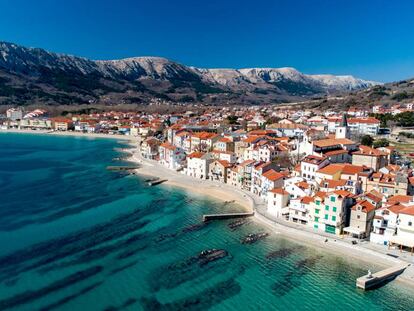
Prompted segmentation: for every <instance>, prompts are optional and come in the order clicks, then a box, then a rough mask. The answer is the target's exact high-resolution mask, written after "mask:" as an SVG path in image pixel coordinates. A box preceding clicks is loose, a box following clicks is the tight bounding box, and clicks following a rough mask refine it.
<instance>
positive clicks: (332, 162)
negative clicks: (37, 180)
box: [0, 103, 414, 252]
mask: <svg viewBox="0 0 414 311" xmlns="http://www.w3.org/2000/svg"><path fill="white" fill-rule="evenodd" d="M404 112H412V113H414V104H412V103H411V104H402V105H394V106H391V107H383V106H379V105H377V106H374V107H373V108H372V109H369V110H368V109H367V110H363V109H360V108H350V109H349V110H348V111H344V112H343V113H339V114H338V113H337V112H334V111H329V110H326V111H315V110H296V109H295V108H294V106H292V107H290V108H286V109H280V108H278V107H277V106H265V107H261V106H254V107H225V108H208V109H204V111H203V112H202V113H199V112H193V111H187V112H186V113H183V114H165V115H161V114H158V113H144V112H142V113H135V112H114V111H112V112H102V113H91V114H88V115H71V116H70V117H49V116H48V113H47V111H45V110H41V109H37V110H34V111H23V110H22V109H21V108H10V109H8V110H7V112H6V114H5V115H4V116H3V117H2V118H0V129H1V130H9V129H14V130H25V129H26V130H44V131H75V132H80V133H102V134H108V135H115V134H117V135H129V136H131V137H132V138H133V139H134V140H136V141H137V142H139V152H140V154H141V156H142V157H143V158H145V159H148V160H150V161H158V162H159V163H160V164H161V165H164V166H165V167H167V168H169V169H171V170H174V171H177V174H186V175H188V176H191V177H193V178H197V179H209V180H212V181H216V182H217V183H226V184H228V185H231V186H233V187H235V188H238V189H242V190H244V191H249V192H251V193H253V194H255V195H257V196H258V197H260V198H261V199H262V200H263V202H266V206H267V211H266V212H267V213H268V214H269V215H271V217H274V218H275V219H281V220H283V221H288V222H292V223H295V224H300V225H301V226H303V228H306V229H307V230H312V231H314V232H315V233H321V234H322V233H323V234H330V235H332V236H343V235H348V236H351V237H354V238H356V239H365V240H369V241H370V242H371V243H374V244H381V245H390V246H397V247H399V248H401V249H402V250H407V251H410V252H413V251H414V197H413V195H414V175H413V169H412V167H411V166H412V165H411V162H412V159H413V158H414V150H412V153H410V152H408V153H407V152H406V153H401V152H400V151H399V150H398V148H397V147H396V146H393V144H392V143H391V144H389V139H390V138H391V137H392V135H394V140H395V141H397V142H398V140H399V138H398V137H399V136H398V133H397V134H395V133H393V131H392V129H390V128H386V127H382V126H381V121H380V120H378V119H376V118H375V117H373V116H372V114H386V113H389V114H391V115H397V114H400V113H404ZM404 132H407V133H409V134H408V135H406V136H408V137H411V138H414V131H413V129H412V128H411V129H409V128H408V129H404ZM410 133H411V134H410ZM410 135H413V136H410Z"/></svg>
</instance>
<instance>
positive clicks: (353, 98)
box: [306, 79, 414, 109]
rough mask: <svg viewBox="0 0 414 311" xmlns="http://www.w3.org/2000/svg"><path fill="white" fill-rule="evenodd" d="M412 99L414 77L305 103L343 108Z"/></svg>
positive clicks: (410, 100)
mask: <svg viewBox="0 0 414 311" xmlns="http://www.w3.org/2000/svg"><path fill="white" fill-rule="evenodd" d="M413 101H414V79H407V80H403V81H398V82H392V83H386V84H382V85H376V86H373V87H370V88H367V89H363V90H358V91H352V92H349V93H348V94H346V95H344V96H338V97H335V98H329V97H328V96H324V97H323V98H321V99H320V100H316V101H313V102H312V103H306V105H307V106H308V107H311V108H316V107H321V108H323V107H330V108H337V109H344V108H349V107H351V106H352V107H359V108H372V106H373V105H384V106H389V105H391V104H396V103H401V104H404V103H411V102H413Z"/></svg>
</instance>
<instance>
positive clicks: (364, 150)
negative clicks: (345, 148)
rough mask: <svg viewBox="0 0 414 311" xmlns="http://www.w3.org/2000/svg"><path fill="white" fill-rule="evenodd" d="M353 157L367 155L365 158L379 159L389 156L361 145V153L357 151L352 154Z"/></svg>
mask: <svg viewBox="0 0 414 311" xmlns="http://www.w3.org/2000/svg"><path fill="white" fill-rule="evenodd" d="M352 154H353V155H354V154H355V155H365V156H373V157H379V156H386V155H387V154H386V153H385V152H382V151H380V150H377V149H374V148H371V147H368V146H364V145H360V146H359V151H355V152H353V153H352Z"/></svg>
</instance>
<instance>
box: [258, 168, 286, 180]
mask: <svg viewBox="0 0 414 311" xmlns="http://www.w3.org/2000/svg"><path fill="white" fill-rule="evenodd" d="M262 176H263V177H265V178H267V179H269V180H271V181H275V180H278V179H281V178H283V177H284V175H283V174H281V173H279V172H276V171H275V170H268V171H267V172H266V173H263V175H262Z"/></svg>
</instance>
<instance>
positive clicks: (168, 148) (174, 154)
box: [159, 142, 185, 170]
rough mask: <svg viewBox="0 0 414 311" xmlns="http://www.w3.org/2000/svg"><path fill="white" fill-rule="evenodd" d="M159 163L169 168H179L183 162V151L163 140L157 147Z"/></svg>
mask: <svg viewBox="0 0 414 311" xmlns="http://www.w3.org/2000/svg"><path fill="white" fill-rule="evenodd" d="M159 158H160V163H161V164H162V165H164V166H166V167H168V168H169V169H173V170H179V169H181V168H182V167H183V165H184V164H185V152H184V150H183V149H182V148H179V147H176V146H174V145H171V144H170V143H169V142H165V143H163V144H161V145H160V147H159Z"/></svg>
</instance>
